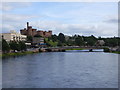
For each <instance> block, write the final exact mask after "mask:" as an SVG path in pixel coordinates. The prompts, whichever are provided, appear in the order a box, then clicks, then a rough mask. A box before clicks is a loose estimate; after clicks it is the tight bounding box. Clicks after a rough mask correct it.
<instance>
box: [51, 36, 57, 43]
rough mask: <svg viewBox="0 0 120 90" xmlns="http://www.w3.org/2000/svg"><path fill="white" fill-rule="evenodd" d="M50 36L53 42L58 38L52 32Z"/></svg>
mask: <svg viewBox="0 0 120 90" xmlns="http://www.w3.org/2000/svg"><path fill="white" fill-rule="evenodd" d="M51 38H52V41H53V42H55V41H57V40H58V37H57V35H55V34H54V35H52V37H51Z"/></svg>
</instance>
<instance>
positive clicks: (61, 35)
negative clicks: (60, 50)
mask: <svg viewBox="0 0 120 90" xmlns="http://www.w3.org/2000/svg"><path fill="white" fill-rule="evenodd" d="M58 40H59V41H60V42H61V43H65V36H64V34H63V33H59V35H58Z"/></svg>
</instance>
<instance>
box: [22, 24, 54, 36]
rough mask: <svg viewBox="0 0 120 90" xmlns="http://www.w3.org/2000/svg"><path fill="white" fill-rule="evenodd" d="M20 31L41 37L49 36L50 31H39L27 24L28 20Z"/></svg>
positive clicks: (23, 33)
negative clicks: (25, 26)
mask: <svg viewBox="0 0 120 90" xmlns="http://www.w3.org/2000/svg"><path fill="white" fill-rule="evenodd" d="M20 33H21V34H22V35H27V36H35V35H40V36H42V37H51V35H52V31H48V32H47V31H41V30H38V31H37V29H33V28H32V26H29V22H27V28H24V29H21V30H20Z"/></svg>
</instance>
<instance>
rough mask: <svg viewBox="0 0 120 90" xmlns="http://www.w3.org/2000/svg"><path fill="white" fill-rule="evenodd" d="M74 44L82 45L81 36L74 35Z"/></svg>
mask: <svg viewBox="0 0 120 90" xmlns="http://www.w3.org/2000/svg"><path fill="white" fill-rule="evenodd" d="M75 44H76V45H78V46H82V45H84V41H83V38H82V37H81V36H78V37H76V38H75Z"/></svg>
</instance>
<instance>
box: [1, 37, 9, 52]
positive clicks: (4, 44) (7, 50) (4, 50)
mask: <svg viewBox="0 0 120 90" xmlns="http://www.w3.org/2000/svg"><path fill="white" fill-rule="evenodd" d="M2 51H3V53H8V52H9V51H10V46H9V44H8V43H7V42H6V40H5V39H2Z"/></svg>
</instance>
